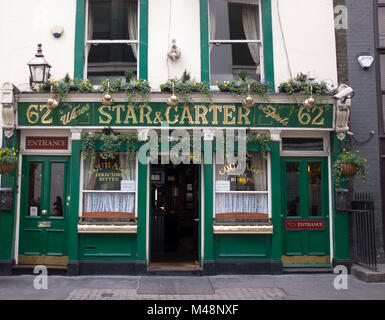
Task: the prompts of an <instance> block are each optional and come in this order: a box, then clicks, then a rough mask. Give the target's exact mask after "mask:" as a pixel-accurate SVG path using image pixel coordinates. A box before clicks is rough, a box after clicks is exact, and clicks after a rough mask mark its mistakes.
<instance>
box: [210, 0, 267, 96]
mask: <svg viewBox="0 0 385 320" xmlns="http://www.w3.org/2000/svg"><path fill="white" fill-rule="evenodd" d="M226 1H227V3H231V2H232V3H241V4H252V5H257V6H258V13H259V28H260V30H259V38H260V39H259V40H247V39H244V40H225V39H215V40H213V39H211V38H210V13H209V15H208V37H209V47H210V45H211V44H212V45H214V46H220V45H221V44H224V45H226V44H240V43H245V44H248V43H257V44H259V46H258V47H259V55H260V77H261V79H260V80H261V81H264V80H265V62H264V61H265V57H264V49H263V48H264V46H263V35H264V32H263V15H262V5H261V1H262V0H226ZM208 9H209V10H210V0H209V1H208ZM234 66H235V65H232V67H233V68H234ZM209 67H210V68H209V76H210V87H212V88H215V89H217V88H218V86H216V85H212V84H211V57H210V52H209ZM229 80H231V79H229Z"/></svg>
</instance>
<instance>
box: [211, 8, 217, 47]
mask: <svg viewBox="0 0 385 320" xmlns="http://www.w3.org/2000/svg"><path fill="white" fill-rule="evenodd" d="M210 4H211V5H210ZM209 14H210V40H214V39H215V34H216V31H217V23H216V10H215V5H214V3H213V2H212V1H210V3H209ZM213 46H214V44H213V43H210V46H209V53H210V54H211V50H212V49H213Z"/></svg>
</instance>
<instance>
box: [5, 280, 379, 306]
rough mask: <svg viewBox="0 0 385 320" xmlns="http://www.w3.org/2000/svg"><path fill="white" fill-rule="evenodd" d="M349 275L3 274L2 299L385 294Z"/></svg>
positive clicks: (374, 296) (354, 296)
mask: <svg viewBox="0 0 385 320" xmlns="http://www.w3.org/2000/svg"><path fill="white" fill-rule="evenodd" d="M344 276H345V277H346V278H344V279H342V278H341V275H339V276H338V275H336V274H283V275H218V276H183V277H182V276H178V277H176V276H175V277H173V276H78V277H68V276H54V275H51V276H50V275H48V277H47V278H46V279H43V278H41V276H34V275H18V276H5V277H0V300H385V282H381V283H367V282H364V281H361V280H359V279H357V278H356V277H355V276H353V275H344ZM336 277H340V278H337V279H336ZM335 284H337V287H340V288H341V287H342V288H341V289H336V288H335V287H334V285H335ZM35 287H36V288H35ZM45 287H46V289H45Z"/></svg>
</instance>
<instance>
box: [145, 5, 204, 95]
mask: <svg viewBox="0 0 385 320" xmlns="http://www.w3.org/2000/svg"><path fill="white" fill-rule="evenodd" d="M148 7H149V12H148V21H149V26H148V80H149V82H150V84H151V87H152V88H155V89H156V88H159V85H160V84H161V83H164V82H166V81H167V80H168V79H172V78H175V77H178V78H179V77H180V76H181V75H182V73H183V71H184V70H185V69H186V70H187V71H188V72H190V73H191V77H192V78H193V79H195V80H197V81H199V80H200V77H201V70H200V69H201V63H200V61H201V51H200V14H199V0H149V1H148ZM170 13H171V19H170ZM172 39H175V40H176V44H177V46H178V47H179V48H180V49H181V57H180V59H179V60H177V61H175V62H170V60H167V51H168V49H169V47H170V46H171V40H172Z"/></svg>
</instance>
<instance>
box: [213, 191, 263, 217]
mask: <svg viewBox="0 0 385 320" xmlns="http://www.w3.org/2000/svg"><path fill="white" fill-rule="evenodd" d="M215 207H216V211H215V212H216V213H230V212H238V213H241V212H248V213H267V194H255V193H254V194H250V193H217V194H216V198H215Z"/></svg>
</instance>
